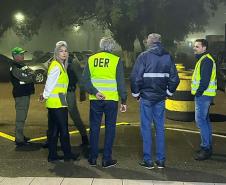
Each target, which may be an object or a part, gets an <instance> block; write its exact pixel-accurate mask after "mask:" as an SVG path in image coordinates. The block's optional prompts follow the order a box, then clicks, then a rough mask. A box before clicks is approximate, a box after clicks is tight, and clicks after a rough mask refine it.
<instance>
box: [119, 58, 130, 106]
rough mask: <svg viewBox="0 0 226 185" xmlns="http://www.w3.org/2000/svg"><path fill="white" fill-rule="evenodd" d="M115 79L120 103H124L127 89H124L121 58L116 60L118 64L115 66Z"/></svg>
mask: <svg viewBox="0 0 226 185" xmlns="http://www.w3.org/2000/svg"><path fill="white" fill-rule="evenodd" d="M116 81H117V89H118V93H119V96H120V98H121V104H126V100H127V91H126V84H125V77H124V69H123V63H122V61H121V60H120V61H119V62H118V65H117V68H116Z"/></svg>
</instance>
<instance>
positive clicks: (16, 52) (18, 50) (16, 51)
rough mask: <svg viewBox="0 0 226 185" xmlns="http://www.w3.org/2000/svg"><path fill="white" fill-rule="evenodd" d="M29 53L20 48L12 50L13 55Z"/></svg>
mask: <svg viewBox="0 0 226 185" xmlns="http://www.w3.org/2000/svg"><path fill="white" fill-rule="evenodd" d="M25 52H27V51H26V50H24V49H22V48H20V47H15V48H13V49H12V55H19V54H23V53H25Z"/></svg>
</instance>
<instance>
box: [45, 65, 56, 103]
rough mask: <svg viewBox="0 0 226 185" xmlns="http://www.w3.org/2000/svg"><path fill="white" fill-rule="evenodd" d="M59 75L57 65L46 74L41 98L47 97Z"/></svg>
mask: <svg viewBox="0 0 226 185" xmlns="http://www.w3.org/2000/svg"><path fill="white" fill-rule="evenodd" d="M59 76H60V68H59V67H58V66H56V67H54V68H53V69H52V70H51V71H50V72H49V74H48V76H47V80H46V84H45V88H44V92H43V98H44V99H48V97H49V95H50V94H51V92H52V91H53V89H54V87H55V86H56V84H57V80H58V78H59Z"/></svg>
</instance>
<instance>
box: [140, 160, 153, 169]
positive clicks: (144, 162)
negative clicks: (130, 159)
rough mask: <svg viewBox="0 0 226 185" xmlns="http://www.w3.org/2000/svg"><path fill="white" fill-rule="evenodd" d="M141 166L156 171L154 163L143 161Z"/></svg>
mask: <svg viewBox="0 0 226 185" xmlns="http://www.w3.org/2000/svg"><path fill="white" fill-rule="evenodd" d="M139 165H140V166H142V167H144V168H146V169H148V170H151V169H154V163H153V162H147V161H142V162H139Z"/></svg>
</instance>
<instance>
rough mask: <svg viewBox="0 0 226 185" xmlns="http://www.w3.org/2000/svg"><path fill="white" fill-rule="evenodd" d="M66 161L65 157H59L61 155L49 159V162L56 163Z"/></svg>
mask: <svg viewBox="0 0 226 185" xmlns="http://www.w3.org/2000/svg"><path fill="white" fill-rule="evenodd" d="M62 159H64V157H63V156H59V155H56V156H51V157H50V156H49V157H48V162H54V161H58V160H62Z"/></svg>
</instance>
